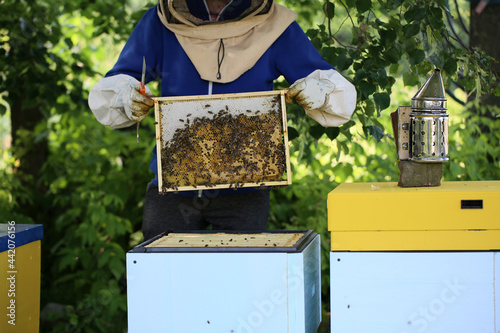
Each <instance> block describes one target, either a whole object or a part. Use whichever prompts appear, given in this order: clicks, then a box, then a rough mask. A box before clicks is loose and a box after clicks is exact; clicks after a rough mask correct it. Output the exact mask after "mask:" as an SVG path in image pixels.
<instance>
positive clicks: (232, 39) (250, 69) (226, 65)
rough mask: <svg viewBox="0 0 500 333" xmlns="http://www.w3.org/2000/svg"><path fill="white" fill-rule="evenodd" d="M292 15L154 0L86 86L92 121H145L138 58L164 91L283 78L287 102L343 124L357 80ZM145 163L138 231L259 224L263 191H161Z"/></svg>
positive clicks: (238, 2)
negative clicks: (147, 177)
mask: <svg viewBox="0 0 500 333" xmlns="http://www.w3.org/2000/svg"><path fill="white" fill-rule="evenodd" d="M295 18H296V13H295V12H293V11H292V10H290V9H287V8H286V7H284V6H281V5H278V4H276V3H275V2H274V1H273V0H159V3H158V5H156V6H154V7H153V8H151V9H150V10H148V11H147V12H146V14H145V15H144V17H143V18H142V19H141V20H140V22H139V23H138V24H137V26H136V27H135V29H134V31H133V32H132V34H131V36H130V38H129V40H128V41H127V43H126V45H125V46H124V48H123V50H122V52H121V54H120V56H119V58H118V61H117V63H116V64H115V66H114V67H113V68H112V69H111V70H110V71H109V72H108V73H107V74H106V76H105V78H103V79H101V80H100V81H99V82H98V83H97V84H96V85H95V86H94V87H93V88H92V90H91V91H90V95H89V105H90V108H91V109H92V111H93V113H94V115H95V117H96V118H97V120H98V121H99V122H100V123H102V124H103V125H106V126H110V127H111V128H123V127H127V126H131V125H134V124H136V123H137V122H140V121H141V120H143V119H144V118H145V117H147V115H148V112H149V110H150V108H151V107H152V105H153V100H152V99H151V98H150V97H152V94H151V91H150V90H149V88H147V87H146V94H145V96H143V95H141V94H140V93H139V87H140V85H139V80H140V78H141V72H142V64H143V57H145V59H146V63H147V69H148V70H147V77H146V82H149V81H151V80H155V79H160V80H161V95H162V96H186V95H207V94H227V93H240V92H253V91H268V90H272V89H273V81H274V80H275V79H277V78H278V77H280V76H281V75H283V76H284V77H285V79H286V80H287V81H288V82H290V83H293V85H292V86H291V88H290V90H289V92H288V94H287V102H291V101H292V99H293V98H295V100H296V101H297V103H299V104H300V105H302V106H303V107H304V109H305V112H306V114H308V115H309V116H310V117H312V118H313V119H315V120H316V121H317V122H318V123H320V124H321V125H323V126H340V125H342V124H344V123H345V122H347V121H348V120H349V119H350V117H351V114H352V112H353V111H354V108H355V105H356V90H355V88H354V86H353V85H352V84H351V83H350V82H348V81H347V80H346V79H345V78H344V77H342V75H340V74H339V73H338V72H337V71H336V70H335V69H334V68H333V67H332V66H331V65H330V64H328V63H327V62H326V61H325V60H323V59H322V57H321V55H320V54H319V53H318V52H317V50H316V49H315V48H314V46H313V45H312V43H311V42H310V41H309V39H308V38H307V36H306V35H305V33H304V32H303V31H302V29H301V28H300V27H299V25H298V24H297V22H295ZM152 155H153V156H152V159H151V163H150V168H151V171H152V172H153V174H154V176H155V177H154V179H153V180H152V181H151V182H150V183H149V184H148V186H147V191H146V198H145V203H144V219H143V225H142V231H143V234H144V238H145V239H149V238H151V237H153V236H155V235H157V234H159V233H161V232H164V231H165V230H186V229H190V230H201V229H205V228H206V226H207V225H209V224H211V225H212V227H213V229H214V230H235V229H236V230H264V229H266V225H267V218H268V213H269V191H268V190H262V189H257V188H239V189H237V190H234V189H224V190H210V191H208V190H207V191H203V192H202V193H200V192H199V191H185V192H178V193H177V194H174V193H170V192H169V193H167V194H161V195H160V194H158V187H157V186H158V174H157V173H158V172H157V155H156V148H155V149H153V153H152Z"/></svg>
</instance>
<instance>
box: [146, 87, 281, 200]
mask: <svg viewBox="0 0 500 333" xmlns="http://www.w3.org/2000/svg"><path fill="white" fill-rule="evenodd" d="M255 94H256V95H252V94H251V93H250V94H231V95H210V96H196V97H184V98H175V97H173V98H157V99H156V100H155V103H157V104H158V105H157V106H156V107H155V110H156V111H157V112H156V113H157V123H158V124H157V132H159V134H160V135H157V139H159V142H157V149H158V156H159V163H158V168H159V170H158V175H159V178H160V183H161V185H160V186H159V188H160V192H170V191H182V190H192V189H208V188H213V187H219V188H239V187H248V186H253V187H267V186H286V185H287V184H289V174H290V172H289V157H288V142H287V136H286V131H285V130H284V128H286V126H284V122H283V119H286V116H285V108H284V105H285V104H284V101H283V100H284V98H283V94H282V93H281V92H266V93H255ZM160 175H161V177H160Z"/></svg>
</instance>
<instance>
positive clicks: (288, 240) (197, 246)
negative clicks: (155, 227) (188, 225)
mask: <svg viewBox="0 0 500 333" xmlns="http://www.w3.org/2000/svg"><path fill="white" fill-rule="evenodd" d="M316 235H317V234H316V233H314V232H312V231H311V230H306V231H303V230H302V231H292V230H284V231H270V230H265V231H210V230H202V231H176V232H168V233H163V234H160V235H158V236H156V237H154V238H152V239H150V240H148V241H146V242H144V243H142V244H139V245H137V246H136V247H134V248H133V249H132V250H131V251H130V252H146V253H152V252H156V253H158V252H300V251H302V250H303V249H304V248H305V247H306V246H307V245H308V244H309V243H310V242H311V241H312V240H313V239H314V237H316Z"/></svg>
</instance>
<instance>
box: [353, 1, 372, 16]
mask: <svg viewBox="0 0 500 333" xmlns="http://www.w3.org/2000/svg"><path fill="white" fill-rule="evenodd" d="M371 8H372V0H357V1H356V9H357V10H358V13H364V12H366V11H367V10H370V9H371Z"/></svg>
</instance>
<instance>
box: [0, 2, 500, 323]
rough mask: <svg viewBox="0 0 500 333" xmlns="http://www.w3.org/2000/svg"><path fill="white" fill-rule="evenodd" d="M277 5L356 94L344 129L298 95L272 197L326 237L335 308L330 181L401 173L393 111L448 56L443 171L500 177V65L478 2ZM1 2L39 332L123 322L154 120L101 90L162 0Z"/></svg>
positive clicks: (0, 42) (5, 92) (287, 217)
mask: <svg viewBox="0 0 500 333" xmlns="http://www.w3.org/2000/svg"><path fill="white" fill-rule="evenodd" d="M279 2H281V3H283V4H284V5H286V6H287V7H289V8H292V9H294V10H295V11H297V12H298V13H299V15H298V18H297V21H298V22H299V24H300V25H301V26H302V27H303V29H304V31H306V32H307V34H308V36H309V37H310V39H311V40H312V42H313V44H314V45H315V46H316V48H317V49H318V50H319V51H320V52H321V54H322V55H323V56H324V58H325V59H327V60H328V61H329V62H330V63H332V64H333V65H334V66H335V67H336V68H337V69H338V70H339V71H340V72H341V73H342V74H343V75H344V76H346V77H347V78H348V79H349V80H350V81H351V82H353V84H354V85H355V86H356V88H357V91H358V103H357V108H356V111H355V114H354V115H353V117H352V120H351V121H350V122H348V123H347V124H345V125H343V126H341V127H340V128H328V129H325V128H323V127H321V126H319V125H317V124H316V123H315V122H314V121H313V120H311V119H309V118H308V117H307V116H305V115H304V112H303V110H302V109H301V107H299V106H298V105H295V104H293V105H289V106H288V110H287V112H288V125H289V133H290V137H291V139H292V140H291V144H290V153H291V160H292V178H293V185H292V186H289V187H287V188H283V189H277V190H273V191H272V195H271V199H272V202H271V214H270V220H269V228H270V229H293V230H314V231H315V232H317V233H319V234H321V237H322V296H323V310H324V313H325V318H327V317H328V315H327V314H328V311H329V268H328V261H329V260H328V258H329V251H330V235H329V233H328V231H327V211H326V197H327V194H328V193H329V192H330V191H332V190H333V189H335V187H336V186H337V185H338V184H340V183H343V182H397V181H398V180H399V170H398V167H397V157H396V149H395V143H394V138H393V133H392V127H391V123H390V116H389V114H390V113H391V112H394V111H395V110H396V109H397V107H398V106H400V105H410V103H411V98H412V97H413V95H414V94H415V93H416V92H417V90H418V87H420V86H421V85H422V83H423V82H424V81H425V80H426V79H427V77H428V75H429V74H430V71H431V70H432V69H434V68H436V67H438V68H441V69H442V74H443V78H444V81H445V85H446V89H447V93H448V105H449V109H448V112H449V114H450V130H449V132H450V138H449V155H450V162H448V163H445V170H444V175H443V178H444V181H467V180H498V179H500V172H499V170H500V169H499V156H500V154H499V150H500V144H499V138H500V123H499V121H498V116H499V108H498V103H497V104H495V103H490V102H489V99H488V98H490V96H499V95H500V89H499V88H498V64H497V63H496V62H495V59H493V58H492V57H490V56H488V55H487V54H486V53H484V52H483V51H481V49H480V48H478V47H476V46H471V45H470V44H472V43H471V42H470V41H469V35H470V33H471V32H469V31H468V29H466V28H467V27H469V26H470V25H471V22H470V20H471V17H473V15H474V14H473V13H471V10H470V8H473V5H472V4H470V3H469V2H468V1H465V0H461V1H454V2H451V1H450V2H448V1H445V0H437V1H402V0H383V1H377V2H375V1H371V0H343V1H340V0H339V1H337V0H336V1H317V0H296V1H279ZM0 4H1V6H2V11H1V13H0V22H1V25H0V55H1V56H0V65H1V66H0V78H1V81H0V149H1V157H0V185H1V186H0V217H1V220H0V223H6V222H7V221H16V223H18V224H23V223H38V224H43V225H44V232H45V236H44V239H43V242H42V282H41V283H42V301H41V308H42V321H41V331H42V332H125V331H126V308H127V304H126V279H125V254H126V252H127V251H128V250H130V249H131V248H132V247H133V246H135V245H137V244H139V243H140V242H141V241H142V234H141V232H140V226H141V219H142V209H143V203H144V194H145V189H146V184H147V183H148V181H149V180H150V179H151V178H152V174H151V172H150V171H149V168H148V165H149V159H150V152H151V150H152V149H153V147H154V143H155V142H154V139H155V133H154V126H153V122H154V120H153V117H149V118H147V119H146V120H145V121H144V122H143V125H141V129H140V137H141V140H140V143H137V142H136V136H135V127H132V128H129V129H122V130H111V129H109V128H106V127H104V126H102V125H100V124H99V123H98V122H97V121H96V120H95V118H94V116H93V115H92V113H91V111H90V110H89V108H88V104H87V98H88V92H89V90H90V88H91V87H92V86H93V84H95V83H96V82H97V81H98V80H99V79H100V78H102V77H103V75H104V74H105V73H106V72H107V71H108V70H109V69H110V68H111V67H112V66H113V64H114V62H115V61H116V59H117V57H118V55H119V52H120V50H121V48H122V47H123V45H124V43H125V41H126V39H127V37H128V36H129V34H130V32H131V31H132V29H133V27H134V26H135V24H136V23H137V21H138V20H139V19H140V17H141V16H142V15H143V14H144V12H145V11H146V10H147V8H149V7H150V6H152V5H154V4H155V2H154V1H139V0H127V1H116V0H106V1H97V2H96V1H86V0H79V1H72V2H70V3H67V2H62V1H59V0H37V1H36V2H34V3H33V2H28V1H24V0H17V1H14V0H1V1H0ZM497 13H498V12H497ZM497 17H498V16H497ZM461 21H463V22H464V24H462V22H461ZM489 38H491V40H494V38H496V37H495V36H494V35H493V34H491V32H490V37H489ZM495 68H496V69H495ZM159 84H161V83H159V82H156V83H151V84H150V87H151V89H152V90H153V91H159V89H158V87H159ZM286 86H288V83H287V82H285V81H284V80H278V82H276V88H277V89H279V88H283V87H286ZM487 99H488V100H487Z"/></svg>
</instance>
